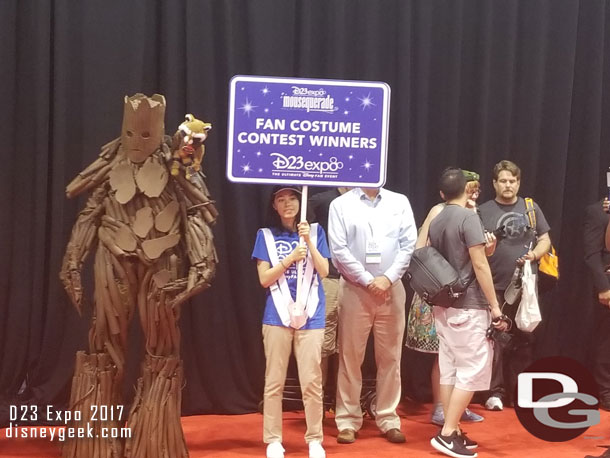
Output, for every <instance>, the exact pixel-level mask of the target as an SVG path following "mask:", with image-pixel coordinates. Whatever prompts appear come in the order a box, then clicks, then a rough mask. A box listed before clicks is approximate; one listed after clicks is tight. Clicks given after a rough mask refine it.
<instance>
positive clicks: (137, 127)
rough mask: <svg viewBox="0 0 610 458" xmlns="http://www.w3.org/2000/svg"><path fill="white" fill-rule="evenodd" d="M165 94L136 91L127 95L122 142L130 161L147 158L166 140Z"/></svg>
mask: <svg viewBox="0 0 610 458" xmlns="http://www.w3.org/2000/svg"><path fill="white" fill-rule="evenodd" d="M164 119H165V97H163V96H162V95H159V94H154V95H153V96H152V97H147V96H145V95H144V94H139V93H138V94H135V95H133V96H131V97H125V107H124V111H123V128H122V129H121V144H122V147H123V151H124V153H125V155H126V156H127V157H128V158H129V160H130V161H132V162H136V163H140V162H144V161H145V160H146V158H147V157H148V156H150V155H151V154H152V153H154V152H155V151H156V150H157V149H158V148H159V147H160V145H161V142H162V141H163V135H164V134H165V121H164Z"/></svg>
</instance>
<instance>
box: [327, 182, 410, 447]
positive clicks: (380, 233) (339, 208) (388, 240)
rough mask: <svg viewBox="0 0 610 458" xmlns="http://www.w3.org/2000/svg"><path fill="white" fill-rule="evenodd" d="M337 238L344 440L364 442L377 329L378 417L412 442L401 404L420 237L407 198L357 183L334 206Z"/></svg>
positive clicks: (332, 232) (332, 226) (395, 436)
mask: <svg viewBox="0 0 610 458" xmlns="http://www.w3.org/2000/svg"><path fill="white" fill-rule="evenodd" d="M328 224H329V227H328V232H329V238H330V246H331V251H332V254H333V263H334V264H335V265H336V267H337V269H338V270H339V272H340V273H341V275H342V278H341V280H340V283H339V374H338V380H337V406H336V416H335V421H336V423H337V428H338V429H339V434H338V436H337V442H339V443H340V444H349V443H352V442H354V441H355V440H356V433H357V431H358V430H359V429H360V427H361V426H362V409H361V406H360V392H361V390H362V372H361V365H362V362H363V360H364V355H365V350H366V342H367V340H368V336H369V334H370V332H371V330H372V331H373V335H374V337H375V360H376V362H377V385H376V394H377V408H376V416H375V422H376V423H377V427H378V428H379V429H380V430H381V432H382V433H383V434H384V435H385V437H386V439H387V440H388V441H390V442H393V443H400V442H405V436H404V434H403V433H402V432H401V431H400V417H399V416H398V415H397V414H396V408H397V406H398V403H399V401H400V388H401V386H400V356H401V350H402V337H403V333H404V330H405V300H406V294H405V288H404V286H403V284H402V282H401V281H400V279H401V277H402V276H403V275H404V273H405V271H406V269H407V266H408V265H409V261H410V260H411V254H412V253H413V249H414V247H415V240H416V239H417V229H416V226H415V221H414V219H413V211H412V210H411V205H410V204H409V200H408V199H407V197H406V196H404V195H402V194H398V193H395V192H391V191H388V190H386V189H383V188H381V189H380V188H355V189H352V190H351V191H349V192H346V193H345V194H343V195H342V196H341V197H338V198H336V199H335V200H334V201H333V202H332V203H331V205H330V212H329V222H328Z"/></svg>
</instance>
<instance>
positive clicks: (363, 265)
mask: <svg viewBox="0 0 610 458" xmlns="http://www.w3.org/2000/svg"><path fill="white" fill-rule="evenodd" d="M328 235H329V241H330V249H331V253H332V258H333V263H334V264H335V266H336V267H337V269H338V270H339V272H341V274H342V275H343V276H344V277H345V278H346V279H348V280H349V281H351V282H354V283H359V284H361V285H362V286H365V287H366V286H368V285H369V284H370V283H371V282H372V281H373V279H374V278H375V277H379V276H382V275H385V276H386V277H388V279H389V280H390V281H391V282H392V283H394V282H396V281H398V280H399V279H400V278H401V277H402V276H403V275H404V273H405V271H406V270H407V267H408V266H409V261H410V260H411V254H412V253H413V250H414V248H415V240H416V239H417V229H416V227H415V220H414V219H413V211H412V210H411V205H410V204H409V199H407V197H406V196H404V195H402V194H398V193H396V192H392V191H388V190H387V189H383V188H381V189H380V190H379V194H377V196H376V197H375V198H374V199H373V200H371V199H370V198H369V197H368V196H367V195H366V194H365V193H364V192H363V191H362V189H360V188H355V189H352V190H351V191H349V192H346V193H345V194H343V195H342V196H340V197H337V198H336V199H335V200H333V201H332V203H331V205H330V211H329V216H328ZM371 241H374V242H375V243H376V245H377V248H378V249H379V251H380V252H381V262H378V263H367V262H366V260H367V259H366V249H367V242H371Z"/></svg>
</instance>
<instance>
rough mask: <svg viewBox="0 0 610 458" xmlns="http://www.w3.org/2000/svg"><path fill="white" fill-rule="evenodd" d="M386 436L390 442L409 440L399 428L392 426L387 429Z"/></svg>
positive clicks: (400, 442) (397, 442)
mask: <svg viewBox="0 0 610 458" xmlns="http://www.w3.org/2000/svg"><path fill="white" fill-rule="evenodd" d="M385 438H386V439H387V440H388V442H392V443H393V444H402V443H403V442H406V441H407V439H406V438H405V435H404V434H403V433H402V431H400V429H398V428H392V429H389V430H388V431H386V433H385Z"/></svg>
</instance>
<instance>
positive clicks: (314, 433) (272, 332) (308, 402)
mask: <svg viewBox="0 0 610 458" xmlns="http://www.w3.org/2000/svg"><path fill="white" fill-rule="evenodd" d="M323 339H324V329H309V330H302V331H299V330H295V329H293V328H286V327H283V326H270V325H266V324H264V325H263V343H264V346H265V357H266V358H267V366H266V370H265V392H264V407H263V410H264V411H263V441H264V442H265V443H267V444H269V443H271V442H276V441H279V442H282V394H283V392H284V383H285V382H286V371H287V370H288V361H289V359H290V353H291V352H292V346H293V344H294V355H295V358H296V361H297V367H298V370H299V380H300V383H301V392H302V394H303V405H304V406H305V420H306V422H307V432H306V433H305V442H307V443H309V442H311V441H312V440H317V441H322V418H323V410H322V371H321V369H320V362H321V351H322V341H323Z"/></svg>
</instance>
